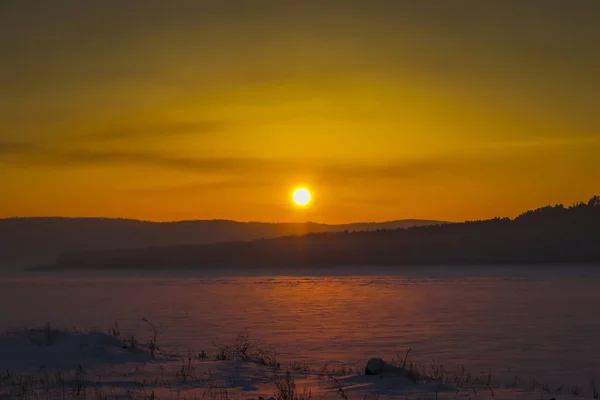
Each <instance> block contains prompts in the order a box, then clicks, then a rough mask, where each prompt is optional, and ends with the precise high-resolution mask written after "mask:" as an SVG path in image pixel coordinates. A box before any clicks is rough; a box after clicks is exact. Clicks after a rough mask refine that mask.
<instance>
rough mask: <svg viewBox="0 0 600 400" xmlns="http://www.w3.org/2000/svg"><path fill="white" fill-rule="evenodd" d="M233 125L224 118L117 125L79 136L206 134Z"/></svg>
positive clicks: (105, 138) (106, 138)
mask: <svg viewBox="0 0 600 400" xmlns="http://www.w3.org/2000/svg"><path fill="white" fill-rule="evenodd" d="M231 126H232V123H231V122H229V121H224V120H199V121H171V122H158V123H155V124H149V125H142V126H115V127H113V128H110V129H105V130H103V131H100V132H95V133H91V134H87V135H84V136H79V138H80V139H82V140H86V141H111V140H123V139H131V138H138V139H141V138H147V137H174V136H186V135H191V136H194V135H195V136H204V135H211V134H215V133H223V132H226V131H228V130H229V129H230V128H231Z"/></svg>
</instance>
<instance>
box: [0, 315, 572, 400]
mask: <svg viewBox="0 0 600 400" xmlns="http://www.w3.org/2000/svg"><path fill="white" fill-rule="evenodd" d="M240 337H241V338H242V339H241V340H240V339H239V338H238V342H237V344H238V345H239V343H243V344H245V343H250V351H252V352H254V353H250V351H249V352H248V354H258V351H257V350H255V349H253V348H252V346H253V345H254V344H255V342H249V341H248V338H247V337H245V336H240ZM233 346H236V344H234V345H233ZM229 350H230V351H229V354H231V355H232V356H231V359H229V360H225V361H215V360H212V359H211V360H208V359H204V357H199V356H198V355H192V354H168V353H163V352H161V351H155V352H151V351H150V349H149V348H148V346H147V345H144V344H136V346H135V347H132V346H131V345H130V343H129V342H128V340H127V338H123V337H121V336H119V335H114V334H112V335H111V334H109V333H103V332H96V331H89V332H76V331H67V330H55V329H52V328H51V327H49V326H47V327H46V328H44V329H33V330H32V329H29V330H21V331H11V332H6V333H4V334H2V335H0V369H2V370H3V371H5V372H4V373H3V374H1V375H0V398H21V399H30V398H31V399H34V398H35V399H46V398H47V399H51V398H61V399H63V398H106V399H117V398H130V399H137V398H139V399H145V398H156V399H174V398H178V399H184V398H188V399H191V398H198V399H207V400H228V399H259V398H261V397H262V398H264V399H270V398H274V399H275V400H309V398H310V399H317V400H329V399H337V400H367V399H379V398H382V399H383V398H389V399H465V400H466V399H474V398H477V399H487V398H490V399H496V398H503V399H510V400H512V399H514V400H517V399H524V400H541V399H542V398H544V399H548V400H550V399H551V398H556V399H557V400H562V399H567V398H569V396H565V395H562V396H559V395H551V394H548V393H542V392H539V391H530V392H527V391H524V390H517V389H514V388H509V387H501V386H498V385H492V384H485V383H479V384H471V385H462V386H461V387H454V386H452V385H448V384H444V383H441V382H437V381H434V380H432V379H422V380H419V381H418V382H413V381H411V380H410V379H409V378H408V374H407V372H406V371H405V370H404V369H402V368H398V367H394V366H393V364H391V363H389V362H386V361H384V360H383V359H380V358H373V359H371V360H369V361H368V365H369V367H370V368H371V370H375V369H377V370H378V374H377V375H364V367H363V369H362V370H361V369H360V368H358V367H357V368H356V369H355V371H357V372H352V371H350V370H349V369H348V368H337V369H336V368H335V367H333V368H331V367H330V368H323V369H322V370H311V369H310V368H309V367H302V365H301V364H294V365H289V366H285V365H284V366H278V365H277V364H276V363H274V362H273V363H270V365H269V363H267V365H265V364H264V363H262V362H256V361H251V358H249V359H246V360H242V359H240V357H242V356H245V354H246V353H243V352H240V351H238V352H235V351H231V349H229ZM236 354H237V355H238V356H236ZM288 371H289V372H288ZM286 394H287V395H288V396H287V397H286ZM61 396H62V397H61ZM571 397H574V396H571ZM578 398H582V396H579V397H578Z"/></svg>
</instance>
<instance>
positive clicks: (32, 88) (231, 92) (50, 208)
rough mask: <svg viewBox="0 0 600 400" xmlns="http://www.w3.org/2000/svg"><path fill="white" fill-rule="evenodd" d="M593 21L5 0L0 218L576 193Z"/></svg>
mask: <svg viewBox="0 0 600 400" xmlns="http://www.w3.org/2000/svg"><path fill="white" fill-rule="evenodd" d="M599 27H600V2H598V1H595V0H589V1H586V0H580V1H576V2H567V1H550V0H549V1H527V2H524V1H497V2H478V1H462V2H448V1H429V2H421V1H419V2H417V1H402V2H401V1H371V2H366V1H365V2H359V1H256V2H250V1H227V2H218V1H178V2H166V1H159V0H147V1H144V2H122V1H113V0H106V1H84V0H60V1H59V0H56V1H51V2H50V1H17V0H4V1H2V2H1V3H0V49H1V55H0V182H1V183H2V186H1V187H0V217H10V216H46V215H60V216H104V217H128V218H141V219H148V220H178V219H210V218H228V219H236V220H242V221H248V220H260V221H304V220H314V221H319V222H325V223H343V222H350V221H382V220H392V219H401V218H427V219H436V220H444V221H459V220H466V219H479V218H489V217H494V216H503V215H506V216H514V215H516V214H517V213H518V212H521V211H522V210H526V209H531V208H533V207H536V206H538V205H540V204H554V203H559V202H560V203H566V204H569V203H572V202H573V201H576V200H580V199H586V198H589V197H591V196H592V195H593V194H595V193H596V192H597V182H600V133H599V132H600V118H598V116H597V108H598V104H600V94H599V93H600V78H599V75H598V71H600V53H599V52H598V49H599V48H600V28H599ZM298 186H306V187H308V188H310V190H311V192H313V193H314V194H315V199H316V200H315V201H314V202H313V203H311V206H310V207H307V208H298V207H294V206H293V204H291V202H290V198H289V197H290V195H289V194H290V190H292V189H293V188H294V187H298Z"/></svg>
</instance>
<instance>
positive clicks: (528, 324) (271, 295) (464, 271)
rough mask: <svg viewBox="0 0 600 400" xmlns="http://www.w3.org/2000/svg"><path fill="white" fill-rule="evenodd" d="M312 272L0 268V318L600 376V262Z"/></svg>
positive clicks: (523, 373)
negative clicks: (150, 326) (6, 272)
mask: <svg viewBox="0 0 600 400" xmlns="http://www.w3.org/2000/svg"><path fill="white" fill-rule="evenodd" d="M320 275H321V276H315V274H314V273H312V272H309V271H300V270H295V271H292V272H287V276H273V275H272V274H270V275H269V273H268V272H264V271H263V272H260V271H257V272H255V273H254V274H253V275H252V276H249V275H245V276H243V274H239V275H235V276H232V274H229V276H218V274H213V275H212V276H206V275H204V276H203V275H201V274H195V273H191V272H177V273H162V274H161V273H154V274H151V275H150V274H149V275H144V276H139V275H135V274H133V273H114V274H112V275H107V274H94V275H83V274H79V275H78V276H77V275H73V274H64V273H56V274H45V275H40V274H20V275H14V276H5V277H2V278H0V330H6V329H9V328H23V327H41V326H43V324H44V323H45V322H46V321H50V322H51V323H52V325H53V326H61V327H77V328H80V329H88V328H95V329H100V330H102V331H107V330H108V328H109V327H111V326H112V325H113V323H114V321H118V323H119V325H120V327H121V329H122V331H124V332H136V333H137V335H138V336H139V337H140V338H141V339H144V337H145V336H147V335H148V331H147V330H146V327H145V326H144V324H142V322H141V317H142V316H143V317H146V318H148V319H149V320H151V321H153V322H154V323H155V324H156V325H157V326H158V328H159V333H160V336H159V345H160V346H161V348H162V349H168V350H173V351H177V352H180V353H185V352H187V351H188V350H191V351H193V352H199V351H201V350H206V351H208V352H213V351H214V347H213V344H215V343H218V344H227V343H230V342H231V341H232V340H233V339H234V338H235V337H236V335H237V334H238V333H240V332H243V331H245V330H247V331H248V332H249V333H250V335H251V336H252V337H254V338H263V339H264V342H265V344H266V345H267V346H268V347H272V348H274V349H275V350H277V352H278V358H280V359H281V360H296V361H301V362H306V363H309V364H311V365H313V366H315V367H319V366H322V365H323V364H325V363H327V362H333V363H348V364H358V365H360V364H361V363H364V362H365V361H366V360H367V359H368V358H370V357H374V356H381V357H383V358H388V359H389V358H390V357H392V356H393V355H395V354H396V353H404V352H405V350H406V349H407V348H409V347H410V348H412V349H413V352H412V353H411V355H412V357H413V358H414V359H417V360H419V361H428V360H431V359H436V360H439V361H441V362H442V363H444V365H447V366H454V365H458V364H464V365H465V366H466V367H467V369H469V370H471V371H473V372H475V373H478V372H479V371H488V370H491V372H492V373H493V374H495V375H499V374H502V375H505V376H519V377H520V378H521V379H531V378H535V379H537V380H539V381H541V382H548V383H551V384H560V383H565V384H582V385H588V384H589V379H590V377H591V376H592V375H596V376H598V377H600V312H599V308H600V266H552V267H547V266H530V267H510V268H503V267H480V268H476V267H469V268H460V267H447V268H442V267H437V268H423V267H420V268H401V269H398V268H387V269H386V268H381V269H377V270H374V269H371V270H367V269H336V270H332V271H330V272H329V273H321V274H320Z"/></svg>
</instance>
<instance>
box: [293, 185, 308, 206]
mask: <svg viewBox="0 0 600 400" xmlns="http://www.w3.org/2000/svg"><path fill="white" fill-rule="evenodd" d="M292 199H293V200H294V203H296V204H297V205H299V206H305V205H307V204H308V203H310V192H309V191H308V189H305V188H299V189H296V190H294V194H293V195H292Z"/></svg>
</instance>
